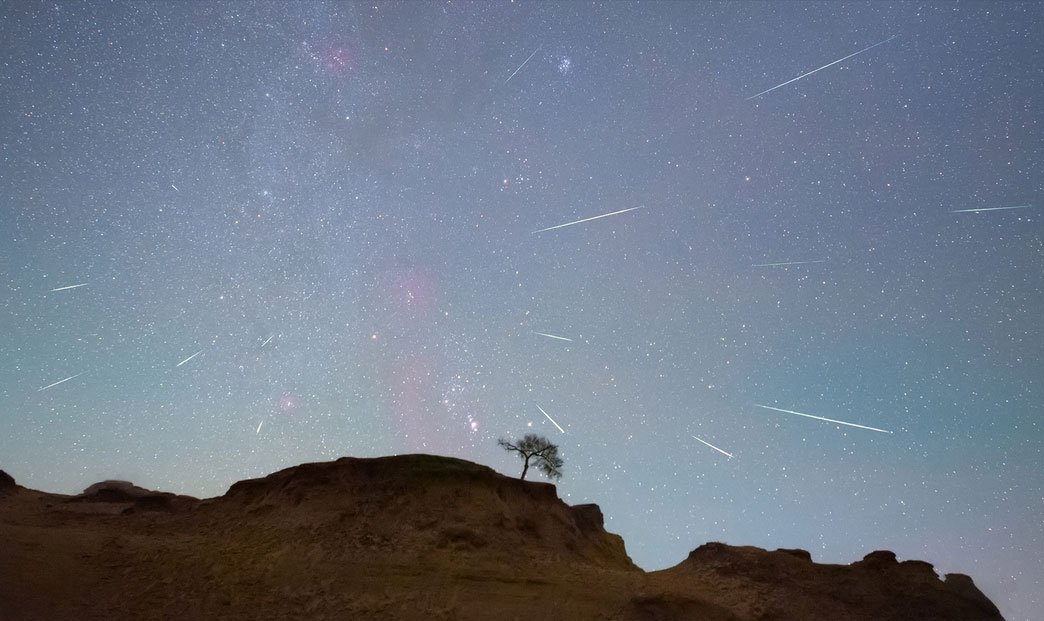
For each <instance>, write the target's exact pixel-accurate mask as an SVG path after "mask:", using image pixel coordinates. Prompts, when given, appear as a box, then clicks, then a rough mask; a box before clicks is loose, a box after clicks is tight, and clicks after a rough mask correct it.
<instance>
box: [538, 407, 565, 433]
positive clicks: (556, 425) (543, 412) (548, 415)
mask: <svg viewBox="0 0 1044 621" xmlns="http://www.w3.org/2000/svg"><path fill="white" fill-rule="evenodd" d="M537 409H538V410H540V413H541V414H543V415H544V416H546V417H547V420H549V421H551V424H552V425H554V426H555V427H558V430H559V431H561V432H562V433H565V429H562V427H561V426H560V425H559V424H558V423H556V422H555V419H553V418H551V415H550V414H548V413H547V412H545V411H544V408H542V407H540V406H539V405H538V406H537Z"/></svg>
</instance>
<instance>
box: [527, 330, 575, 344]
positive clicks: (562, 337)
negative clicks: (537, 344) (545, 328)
mask: <svg viewBox="0 0 1044 621" xmlns="http://www.w3.org/2000/svg"><path fill="white" fill-rule="evenodd" d="M533 334H539V335H540V336H546V337H547V338H549V339H558V340H560V341H569V342H570V343H572V342H573V339H567V338H566V337H564V336H555V335H554V334H548V333H546V332H537V331H536V330H533Z"/></svg>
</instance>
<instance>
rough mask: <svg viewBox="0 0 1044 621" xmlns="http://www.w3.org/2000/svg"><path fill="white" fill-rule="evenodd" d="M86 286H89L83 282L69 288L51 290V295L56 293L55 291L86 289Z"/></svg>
mask: <svg viewBox="0 0 1044 621" xmlns="http://www.w3.org/2000/svg"><path fill="white" fill-rule="evenodd" d="M86 286H87V283H85V282H81V283H80V284H78V285H69V286H68V287H58V288H57V289H51V293H54V292H55V291H65V290H66V289H75V288H77V287H86Z"/></svg>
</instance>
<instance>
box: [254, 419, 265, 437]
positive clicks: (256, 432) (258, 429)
mask: <svg viewBox="0 0 1044 621" xmlns="http://www.w3.org/2000/svg"><path fill="white" fill-rule="evenodd" d="M264 424H265V421H261V422H260V423H258V424H257V431H255V432H254V435H257V434H259V433H261V425H264Z"/></svg>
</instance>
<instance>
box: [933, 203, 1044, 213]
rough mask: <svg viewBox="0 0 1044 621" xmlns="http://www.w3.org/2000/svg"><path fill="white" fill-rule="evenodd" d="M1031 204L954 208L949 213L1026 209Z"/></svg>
mask: <svg viewBox="0 0 1044 621" xmlns="http://www.w3.org/2000/svg"><path fill="white" fill-rule="evenodd" d="M1032 206H1033V205H1015V206H1014V207H982V208H981V209H955V210H953V211H951V212H950V213H979V212H980V211H1006V210H1008V209H1027V208H1029V207H1032Z"/></svg>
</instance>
